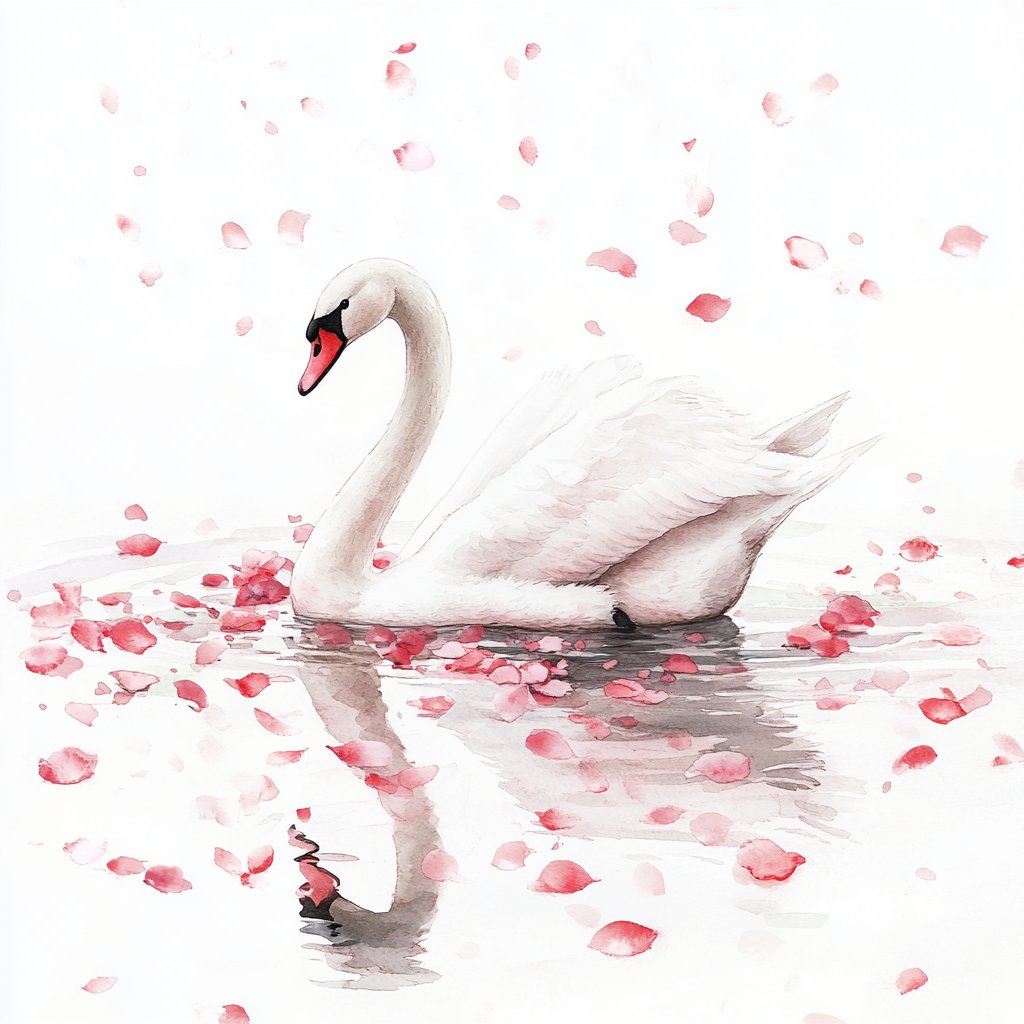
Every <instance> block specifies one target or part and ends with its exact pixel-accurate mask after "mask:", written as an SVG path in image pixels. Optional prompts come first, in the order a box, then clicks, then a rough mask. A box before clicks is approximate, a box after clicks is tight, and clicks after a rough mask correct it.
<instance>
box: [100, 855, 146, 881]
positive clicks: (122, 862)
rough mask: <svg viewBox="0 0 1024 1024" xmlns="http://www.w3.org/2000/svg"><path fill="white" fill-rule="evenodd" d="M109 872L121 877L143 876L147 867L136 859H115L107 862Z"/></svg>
mask: <svg viewBox="0 0 1024 1024" xmlns="http://www.w3.org/2000/svg"><path fill="white" fill-rule="evenodd" d="M107 870H108V871H110V872H111V873H112V874H115V875H119V876H121V877H124V876H125V875H141V874H142V872H143V871H145V870H146V865H145V863H144V862H143V861H141V860H137V859H136V858H135V857H115V858H114V859H113V860H108V861H107Z"/></svg>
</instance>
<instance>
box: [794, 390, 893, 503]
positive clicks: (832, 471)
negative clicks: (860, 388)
mask: <svg viewBox="0 0 1024 1024" xmlns="http://www.w3.org/2000/svg"><path fill="white" fill-rule="evenodd" d="M844 397H845V396H844ZM884 436H885V435H884V434H879V435H878V436H877V437H872V438H870V439H869V440H867V441H861V443H860V444H855V445H854V446H853V447H852V448H847V449H846V450H845V451H841V452H837V453H836V454H835V455H830V456H829V457H828V458H826V459H817V460H815V462H813V463H812V464H811V467H810V472H808V473H807V474H802V475H801V479H800V486H799V489H798V490H797V491H796V493H795V494H794V497H795V499H796V500H795V501H794V502H793V505H792V506H791V507H792V508H795V507H796V506H797V505H799V504H800V503H801V502H804V501H806V500H807V499H808V498H813V497H814V495H815V494H817V493H818V492H819V491H820V490H822V489H823V488H825V487H827V486H828V485H829V484H830V483H832V482H833V481H834V480H837V479H839V477H841V476H842V475H843V473H845V472H846V471H847V470H848V469H849V468H850V466H852V465H853V463H854V462H856V461H857V459H859V458H860V457H861V456H862V455H863V454H864V453H865V452H866V451H868V449H870V448H873V447H874V446H875V445H876V444H878V442H879V441H881V440H882V438H883V437H884Z"/></svg>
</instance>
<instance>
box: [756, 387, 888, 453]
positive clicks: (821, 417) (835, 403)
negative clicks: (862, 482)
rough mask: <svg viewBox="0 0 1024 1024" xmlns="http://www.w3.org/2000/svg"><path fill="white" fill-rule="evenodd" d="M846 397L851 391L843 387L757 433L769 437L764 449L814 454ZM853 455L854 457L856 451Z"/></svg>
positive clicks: (822, 442)
mask: <svg viewBox="0 0 1024 1024" xmlns="http://www.w3.org/2000/svg"><path fill="white" fill-rule="evenodd" d="M849 397H850V392H849V391H845V392H844V393H843V394H841V395H836V397H835V398H830V399H829V400H828V401H827V402H822V403H821V405H818V406H815V407H814V408H813V409H808V411H807V412H802V413H800V415H799V416H793V417H792V418H791V419H788V420H784V421H783V422H782V423H779V424H777V425H776V426H774V427H772V429H771V430H766V431H765V432H764V433H763V434H761V435H760V437H762V438H766V439H767V438H769V437H770V438H772V442H771V444H769V445H768V449H767V450H768V451H770V452H782V453H783V454H785V455H804V456H808V455H814V454H815V453H816V452H817V451H819V450H820V449H821V446H822V445H823V444H824V443H825V435H826V434H827V433H828V430H829V427H831V426H832V421H833V420H834V419H835V418H836V413H837V412H839V410H840V408H842V405H843V402H845V401H846V400H847V398H849ZM876 440H877V438H876ZM870 444H874V441H871V442H870V443H869V446H870ZM852 450H853V449H851V451H852ZM866 450H867V449H865V451H866ZM853 457H854V458H856V455H855V456H853ZM844 468H845V467H844ZM839 472H842V470H840V471H839Z"/></svg>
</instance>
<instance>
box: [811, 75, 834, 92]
mask: <svg viewBox="0 0 1024 1024" xmlns="http://www.w3.org/2000/svg"><path fill="white" fill-rule="evenodd" d="M838 88H839V82H837V81H836V79H835V78H834V77H833V76H832V75H821V76H820V77H819V78H816V79H815V80H814V81H813V82H811V84H810V86H809V89H808V91H809V92H810V94H811V95H812V96H827V95H828V94H829V93H831V92H835V91H836V89H838Z"/></svg>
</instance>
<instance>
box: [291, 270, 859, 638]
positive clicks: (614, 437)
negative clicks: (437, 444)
mask: <svg viewBox="0 0 1024 1024" xmlns="http://www.w3.org/2000/svg"><path fill="white" fill-rule="evenodd" d="M387 317H390V318H391V319H393V320H395V321H396V322H397V323H398V325H399V327H401V329H402V333H403V334H404V336H405V341H406V381H405V390H404V391H403V393H402V398H401V401H400V404H399V407H398V411H397V412H396V414H395V416H394V418H393V419H392V420H391V422H390V424H389V425H388V428H387V430H386V431H385V433H384V436H383V437H382V438H381V440H380V442H379V443H378V444H377V445H376V447H375V448H374V449H373V450H372V451H371V452H370V454H369V455H367V456H366V458H365V459H364V460H363V462H362V463H361V464H360V466H359V468H358V469H357V470H356V471H355V472H354V473H353V474H352V476H351V477H350V478H349V480H348V481H347V482H346V484H345V486H344V487H343V488H342V489H341V491H340V492H339V493H338V495H337V497H336V498H335V499H334V501H333V502H332V504H331V505H330V507H329V508H328V509H327V511H326V512H325V513H324V515H323V516H322V518H321V519H320V521H319V522H318V523H317V525H316V528H315V529H314V530H313V533H312V534H311V535H310V537H309V539H308V540H307V542H306V545H305V548H304V549H303V551H302V553H301V554H300V556H299V558H298V559H297V561H296V564H295V571H294V573H293V575H292V586H291V595H292V603H293V606H294V608H295V611H296V612H297V613H298V614H299V615H302V616H306V617H309V618H313V619H319V620H332V621H344V622H364V623H387V624H390V625H423V624H433V625H440V624H443V623H470V622H474V623H485V624H486V623H493V624H507V625H520V626H533V627H538V628H564V627H568V626H608V625H611V624H612V623H613V621H626V620H624V619H623V618H622V616H621V614H618V613H617V612H616V609H621V610H622V611H624V612H625V613H626V615H627V616H628V618H629V619H630V620H632V621H633V622H635V623H650V624H654V623H670V622H690V621H697V620H701V619H708V618H712V617H714V616H716V615H720V614H722V613H723V612H725V611H727V610H728V609H729V608H730V607H731V606H732V605H733V604H735V602H736V601H737V600H738V599H739V596H740V594H741V593H742V591H743V588H744V586H745V585H746V582H747V579H748V577H749V576H750V572H751V569H752V568H753V565H754V562H755V560H756V558H757V555H758V553H759V552H760V550H761V547H762V545H763V544H764V543H765V541H766V540H767V539H768V538H769V537H770V536H771V534H772V533H773V532H774V531H775V529H776V528H777V527H778V526H779V524H780V523H781V522H782V521H783V520H784V519H785V518H786V516H787V515H788V514H789V513H790V512H791V511H792V510H793V509H794V508H795V507H796V506H797V505H798V504H800V502H802V501H804V500H806V499H807V498H809V497H811V496H812V495H813V494H816V493H817V492H818V491H819V490H821V488H822V487H824V486H825V485H826V484H828V483H830V482H831V481H832V480H834V479H835V478H836V477H837V476H839V474H841V473H842V472H843V471H844V470H845V469H846V468H847V466H849V465H850V463H852V462H853V460H854V459H855V458H856V457H857V456H858V455H860V454H861V453H862V452H863V451H864V450H866V448H867V447H869V446H870V445H871V444H872V443H873V442H870V441H869V442H866V443H865V444H862V445H859V446H858V447H856V448H852V449H850V450H848V451H846V452H842V453H840V454H839V455H836V456H833V457H832V458H830V459H824V460H814V461H812V460H811V459H810V458H808V456H809V455H812V454H813V453H814V452H815V451H816V450H817V448H818V447H820V443H821V442H822V441H823V438H824V436H825V434H826V433H827V431H828V428H829V426H830V425H831V422H832V419H833V418H834V416H835V414H836V412H837V411H838V410H839V407H840V406H841V405H842V403H843V401H845V398H846V396H845V395H842V396H839V397H838V398H835V399H832V401H830V402H826V403H825V404H824V405H822V406H819V407H818V408H816V409H813V410H811V411H810V412H808V413H805V414H804V415H802V416H798V417H795V418H794V419H792V420H789V421H787V422H786V423H783V424H780V425H779V426H778V427H776V428H775V429H774V430H771V431H767V432H758V431H757V429H756V428H755V427H754V426H753V425H752V424H751V422H750V420H749V418H748V417H746V416H742V415H740V414H737V413H734V412H731V411H729V410H728V409H726V408H725V407H724V406H723V405H722V403H721V402H720V401H718V400H717V399H716V398H714V397H713V396H711V395H710V394H709V393H708V392H707V391H705V390H703V389H701V388H699V387H697V386H696V384H695V382H694V381H693V379H692V378H674V379H668V380H657V381H650V380H644V379H642V378H641V376H640V372H641V371H640V367H639V366H638V365H637V364H636V363H635V362H634V361H633V360H631V359H628V358H626V357H617V358H613V359H607V360H604V361H603V362H600V363H595V364H594V365H592V366H590V367H588V368H587V369H586V370H584V371H583V372H582V373H579V374H577V375H576V376H575V377H570V376H569V375H568V374H567V373H562V374H556V375H554V376H551V377H548V378H545V379H544V380H542V381H541V382H540V383H539V384H538V385H537V386H536V387H535V388H534V389H533V390H532V391H531V392H529V393H528V394H527V395H526V397H525V398H523V399H522V401H520V402H519V404H518V405H517V406H516V407H515V408H514V409H513V410H512V411H511V412H510V413H509V414H508V415H507V416H506V418H505V419H504V420H503V421H502V423H501V424H500V425H499V426H498V428H497V429H496V430H495V432H494V433H493V434H492V435H491V437H490V438H489V439H488V440H487V441H486V442H485V443H484V445H483V447H482V448H481V449H480V450H479V451H478V452H477V454H476V455H475V456H474V457H473V459H471V460H470V463H469V465H468V466H467V467H466V469H465V471H464V472H463V473H462V475H461V476H460V477H459V479H458V481H457V482H456V483H455V485H454V487H453V488H452V489H451V490H450V491H449V492H448V494H447V495H446V496H445V498H444V499H442V501H441V502H440V504H439V505H438V506H437V507H436V508H435V509H434V510H433V511H432V512H431V514H430V515H429V516H428V517H427V519H426V520H424V522H423V523H422V524H421V525H420V527H419V528H418V529H417V531H416V533H415V534H414V536H413V538H412V540H411V541H410V543H409V544H408V545H406V547H405V549H404V550H403V553H402V557H400V558H399V559H398V560H397V561H396V562H395V563H394V565H392V566H391V567H390V568H389V569H388V570H387V571H386V572H383V573H381V572H376V571H374V570H373V568H372V562H373V556H374V551H375V548H376V543H377V540H378V539H379V537H380V535H381V533H382V531H383V529H384V527H385V526H386V525H387V522H388V520H389V519H390V517H391V515H392V513H393V512H394V510H395V507H396V506H397V504H398V501H399V498H401V496H402V493H403V492H404V491H405V488H406V486H407V485H408V483H409V481H410V480H411V479H412V476H413V474H414V473H415V471H416V469H417V467H418V466H419V463H420V461H421V459H422V457H423V454H424V453H425V451H426V449H427V446H428V445H429V443H430V440H431V438H432V437H433V435H434V431H435V430H436V428H437V425H438V422H439V420H440V418H441V412H442V410H443V407H444V402H445V399H446V398H447V395H448V388H449V377H450V363H451V350H450V345H449V340H448V331H447V326H446V324H445V320H444V316H443V314H442V313H441V309H440V306H439V305H438V302H437V299H436V298H435V297H434V295H433V293H432V292H431V291H430V289H429V288H428V287H427V285H426V283H425V282H424V281H423V279H422V278H420V277H419V275H418V274H416V272H415V271H413V270H412V269H411V268H410V267H407V266H405V265H404V264H401V263H396V262H394V261H392V260H366V261H363V262H362V263H357V264H355V265H353V266H352V267H349V268H348V269H347V270H345V271H343V272H342V273H341V274H339V275H338V276H337V277H336V278H335V279H334V280H333V281H332V282H331V283H330V284H329V285H328V287H327V289H326V290H325V291H324V293H323V295H322V296H321V298H320V301H319V302H318V304H317V308H316V313H315V315H314V318H313V320H312V322H311V323H310V326H309V329H308V330H307V338H308V339H309V340H310V342H311V343H312V346H313V347H312V354H311V356H310V362H309V366H308V367H307V369H306V372H305V374H303V377H302V381H301V382H300V384H299V390H300V392H301V393H303V394H308V393H309V392H310V391H311V390H312V389H313V388H314V387H315V386H316V385H317V384H318V383H319V382H320V380H322V379H323V376H324V375H325V374H326V372H327V370H329V369H330V367H331V366H332V365H333V363H334V361H335V360H336V359H337V358H338V356H339V355H340V354H341V352H342V350H343V349H344V348H345V347H346V346H347V345H348V344H349V343H350V342H351V341H353V340H354V339H355V338H357V337H359V336H361V335H362V334H365V333H366V332H367V331H369V330H372V329H373V328H374V327H376V326H377V325H378V324H379V323H381V322H382V321H383V320H384V319H385V318H387Z"/></svg>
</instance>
